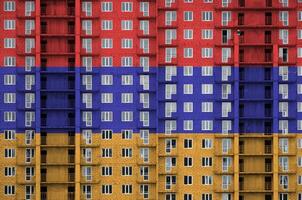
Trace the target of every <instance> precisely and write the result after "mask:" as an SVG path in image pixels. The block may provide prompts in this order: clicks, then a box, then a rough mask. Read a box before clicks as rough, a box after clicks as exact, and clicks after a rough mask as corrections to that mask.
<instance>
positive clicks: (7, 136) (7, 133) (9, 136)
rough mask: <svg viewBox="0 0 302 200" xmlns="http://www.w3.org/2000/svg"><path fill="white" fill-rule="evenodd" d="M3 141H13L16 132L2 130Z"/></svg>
mask: <svg viewBox="0 0 302 200" xmlns="http://www.w3.org/2000/svg"><path fill="white" fill-rule="evenodd" d="M4 139H5V140H15V139H16V131H15V130H4Z"/></svg>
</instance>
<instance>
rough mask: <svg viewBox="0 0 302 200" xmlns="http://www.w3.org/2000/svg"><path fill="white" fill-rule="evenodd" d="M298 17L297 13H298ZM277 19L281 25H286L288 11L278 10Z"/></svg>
mask: <svg viewBox="0 0 302 200" xmlns="http://www.w3.org/2000/svg"><path fill="white" fill-rule="evenodd" d="M298 18H299V13H298ZM279 20H280V21H281V22H282V24H283V26H288V21H289V20H288V11H280V12H279Z"/></svg>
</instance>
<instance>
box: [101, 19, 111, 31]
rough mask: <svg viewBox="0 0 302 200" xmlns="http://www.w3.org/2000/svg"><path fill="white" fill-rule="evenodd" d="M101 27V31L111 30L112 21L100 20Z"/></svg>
mask: <svg viewBox="0 0 302 200" xmlns="http://www.w3.org/2000/svg"><path fill="white" fill-rule="evenodd" d="M101 26H102V30H103V31H108V30H112V28H113V21H112V20H102V21H101Z"/></svg>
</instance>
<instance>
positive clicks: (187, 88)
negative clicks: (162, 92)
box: [184, 84, 193, 94]
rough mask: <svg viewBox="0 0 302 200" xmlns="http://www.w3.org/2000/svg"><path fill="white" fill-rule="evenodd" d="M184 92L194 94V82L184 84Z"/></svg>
mask: <svg viewBox="0 0 302 200" xmlns="http://www.w3.org/2000/svg"><path fill="white" fill-rule="evenodd" d="M184 94H193V84H184Z"/></svg>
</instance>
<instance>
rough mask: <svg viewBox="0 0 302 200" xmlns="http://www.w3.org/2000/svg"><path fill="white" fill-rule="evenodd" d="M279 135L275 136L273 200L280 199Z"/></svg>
mask: <svg viewBox="0 0 302 200" xmlns="http://www.w3.org/2000/svg"><path fill="white" fill-rule="evenodd" d="M278 143H279V141H278V134H276V133H275V134H274V135H273V200H278V199H279V193H278V189H279V176H278V171H279V155H278V153H279V152H278V151H279V147H278Z"/></svg>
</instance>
